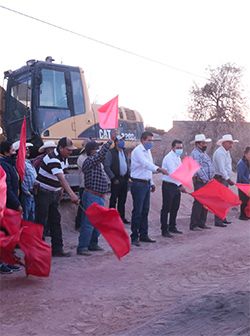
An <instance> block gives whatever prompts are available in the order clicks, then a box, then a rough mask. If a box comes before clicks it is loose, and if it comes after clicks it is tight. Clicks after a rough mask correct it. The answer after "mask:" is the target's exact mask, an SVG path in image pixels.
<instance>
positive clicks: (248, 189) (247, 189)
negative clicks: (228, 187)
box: [235, 183, 250, 197]
mask: <svg viewBox="0 0 250 336" xmlns="http://www.w3.org/2000/svg"><path fill="white" fill-rule="evenodd" d="M235 185H236V187H237V188H238V189H240V190H241V191H242V192H243V193H244V194H246V195H247V196H248V197H250V184H244V183H235Z"/></svg>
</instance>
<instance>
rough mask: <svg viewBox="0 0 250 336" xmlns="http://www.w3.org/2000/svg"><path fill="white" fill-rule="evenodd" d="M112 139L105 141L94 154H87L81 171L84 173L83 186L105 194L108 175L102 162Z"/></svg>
mask: <svg viewBox="0 0 250 336" xmlns="http://www.w3.org/2000/svg"><path fill="white" fill-rule="evenodd" d="M112 143H113V142H112V141H111V140H109V141H108V142H106V143H105V144H104V145H103V146H102V148H101V149H100V151H99V152H97V153H96V154H95V155H91V156H88V157H87V158H86V160H85V161H84V162H83V165H82V171H83V173H84V180H85V188H86V189H89V190H92V191H95V192H98V193H100V194H105V193H106V192H108V190H109V188H108V177H107V175H106V173H105V172H104V169H103V165H102V162H103V161H104V159H105V156H106V153H107V152H108V150H109V147H110V146H111V145H112Z"/></svg>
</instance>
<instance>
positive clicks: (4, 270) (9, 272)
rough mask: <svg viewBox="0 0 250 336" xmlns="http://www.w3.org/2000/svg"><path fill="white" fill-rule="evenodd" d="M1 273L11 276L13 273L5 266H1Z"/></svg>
mask: <svg viewBox="0 0 250 336" xmlns="http://www.w3.org/2000/svg"><path fill="white" fill-rule="evenodd" d="M0 273H1V274H11V273H13V271H12V270H11V269H10V268H9V267H8V266H7V265H5V264H1V265H0Z"/></svg>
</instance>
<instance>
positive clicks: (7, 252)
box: [0, 231, 20, 265]
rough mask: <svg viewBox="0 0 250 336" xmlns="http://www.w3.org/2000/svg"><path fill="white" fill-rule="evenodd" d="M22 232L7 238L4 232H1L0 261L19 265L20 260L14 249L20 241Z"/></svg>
mask: <svg viewBox="0 0 250 336" xmlns="http://www.w3.org/2000/svg"><path fill="white" fill-rule="evenodd" d="M19 238H20V231H18V232H16V233H15V234H14V235H11V236H7V235H6V234H5V233H4V232H3V231H0V260H1V261H3V262H5V263H6V264H11V265H14V264H18V263H19V258H17V257H16V256H15V252H14V249H15V247H16V245H17V243H18V241H19Z"/></svg>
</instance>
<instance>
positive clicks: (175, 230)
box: [169, 228, 182, 234]
mask: <svg viewBox="0 0 250 336" xmlns="http://www.w3.org/2000/svg"><path fill="white" fill-rule="evenodd" d="M169 232H171V233H179V234H181V233H182V231H179V230H177V229H176V228H174V229H169Z"/></svg>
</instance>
